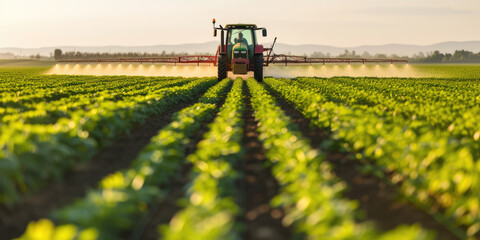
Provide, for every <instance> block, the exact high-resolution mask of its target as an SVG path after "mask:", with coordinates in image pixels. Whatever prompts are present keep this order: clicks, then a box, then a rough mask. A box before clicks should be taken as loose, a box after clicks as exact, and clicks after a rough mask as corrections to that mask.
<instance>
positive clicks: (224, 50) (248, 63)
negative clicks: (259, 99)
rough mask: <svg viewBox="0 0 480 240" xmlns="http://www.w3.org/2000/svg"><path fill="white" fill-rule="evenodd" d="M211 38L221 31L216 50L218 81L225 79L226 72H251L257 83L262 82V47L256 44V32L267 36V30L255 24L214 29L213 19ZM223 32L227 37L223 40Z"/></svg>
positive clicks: (231, 25) (229, 25)
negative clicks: (260, 31)
mask: <svg viewBox="0 0 480 240" xmlns="http://www.w3.org/2000/svg"><path fill="white" fill-rule="evenodd" d="M213 29H214V30H213V36H214V37H216V36H217V30H220V31H221V34H220V36H221V37H220V46H218V50H217V66H218V79H219V80H222V79H224V78H226V77H227V72H229V71H231V72H233V74H242V75H244V74H247V73H248V72H253V75H254V78H255V79H256V80H257V81H259V82H260V81H262V80H263V65H264V64H263V52H264V50H265V49H264V48H263V45H260V44H258V42H257V35H256V32H255V31H256V30H262V35H263V36H264V37H266V36H267V29H265V28H258V27H257V25H255V24H228V25H226V26H225V27H222V25H220V27H216V26H215V19H213ZM225 32H226V33H227V36H226V38H225Z"/></svg>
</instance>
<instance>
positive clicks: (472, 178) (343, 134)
mask: <svg viewBox="0 0 480 240" xmlns="http://www.w3.org/2000/svg"><path fill="white" fill-rule="evenodd" d="M265 83H266V84H268V86H269V87H271V88H272V89H273V90H274V91H275V92H276V93H277V94H278V95H280V96H282V97H283V98H285V99H286V100H287V101H288V102H291V103H292V104H293V105H294V106H295V107H296V108H297V109H298V110H299V111H301V112H302V113H303V115H304V116H305V117H307V118H309V119H311V120H312V123H313V124H315V125H316V126H317V127H320V128H327V129H329V130H331V131H332V134H333V138H334V139H335V140H337V141H340V142H342V143H343V146H345V147H346V148H347V150H349V151H352V152H357V157H358V158H361V159H371V160H372V161H374V162H375V164H376V166H378V167H380V168H381V169H382V170H383V171H387V172H389V173H391V180H392V181H393V182H395V183H399V184H400V185H401V190H402V192H403V193H404V194H405V195H406V196H408V197H411V198H414V199H416V201H418V202H419V203H420V204H422V205H423V206H424V207H425V208H429V210H432V211H436V210H435V209H432V207H436V206H438V205H440V207H441V208H443V209H444V214H445V215H446V216H448V217H450V218H452V219H455V221H456V222H457V224H459V225H466V226H467V231H466V232H467V235H468V236H470V237H473V236H478V233H479V231H480V218H479V216H480V215H479V210H480V199H479V198H478V195H479V193H480V174H479V173H480V162H479V161H477V159H474V154H475V153H474V152H472V149H475V148H474V147H473V146H474V145H475V144H477V145H478V142H474V141H475V140H474V139H473V138H471V139H465V138H462V139H460V140H459V139H456V138H453V137H452V136H450V134H449V133H448V132H446V131H442V130H439V129H437V128H434V127H432V126H431V125H430V124H428V123H426V122H422V121H408V120H405V119H404V118H401V117H395V116H393V115H389V114H381V113H378V111H377V110H376V109H375V108H365V107H358V106H356V105H353V106H345V104H344V103H342V102H334V101H329V100H327V97H326V96H324V94H325V93H322V92H318V91H312V90H311V89H308V88H307V89H302V88H300V87H299V86H297V85H295V84H291V83H290V82H289V81H279V80H275V79H265ZM327 94H328V93H327Z"/></svg>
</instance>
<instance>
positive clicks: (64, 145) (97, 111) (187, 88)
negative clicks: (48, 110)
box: [0, 78, 216, 204]
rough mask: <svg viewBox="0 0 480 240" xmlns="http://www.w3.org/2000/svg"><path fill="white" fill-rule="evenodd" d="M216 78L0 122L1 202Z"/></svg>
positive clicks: (59, 171) (57, 173)
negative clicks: (42, 118)
mask: <svg viewBox="0 0 480 240" xmlns="http://www.w3.org/2000/svg"><path fill="white" fill-rule="evenodd" d="M215 82H216V79H213V78H205V79H196V80H193V81H191V82H190V83H188V84H185V85H182V86H178V87H170V88H162V87H160V88H159V89H152V90H151V92H149V93H147V94H146V95H145V96H143V95H139V96H131V97H127V98H125V99H123V100H122V101H115V100H99V101H97V102H96V103H95V104H94V105H92V106H91V107H90V108H88V109H78V110H76V111H72V112H70V113H69V114H68V115H69V118H63V117H62V118H59V119H58V120H57V121H56V122H55V123H53V124H28V123H24V122H21V121H20V122H10V123H8V124H6V125H3V124H2V125H0V134H1V135H0V150H1V151H0V163H1V164H0V202H2V203H7V204H12V203H14V202H16V201H18V200H19V197H20V195H21V193H27V192H30V191H31V190H32V189H37V188H39V187H40V186H42V185H43V184H44V182H45V181H47V180H49V179H51V178H54V179H60V178H61V176H62V174H63V172H64V171H65V170H66V169H69V168H71V166H73V165H74V164H76V163H77V162H78V161H79V160H81V159H88V158H89V156H91V155H92V154H93V153H95V151H96V149H97V148H98V147H99V146H103V145H106V144H107V143H108V141H109V140H110V139H112V138H113V137H115V136H117V135H118V134H119V133H121V132H125V131H126V130H128V129H129V128H130V126H131V125H132V124H133V123H135V122H140V121H142V120H143V119H145V118H146V117H148V116H150V115H152V114H154V113H156V114H159V113H162V112H164V111H166V110H167V109H169V108H171V107H172V106H174V105H176V104H178V103H180V102H182V101H186V100H193V97H194V96H195V95H196V94H199V93H202V92H205V91H206V90H207V89H208V88H209V87H210V86H212V85H213V84H215Z"/></svg>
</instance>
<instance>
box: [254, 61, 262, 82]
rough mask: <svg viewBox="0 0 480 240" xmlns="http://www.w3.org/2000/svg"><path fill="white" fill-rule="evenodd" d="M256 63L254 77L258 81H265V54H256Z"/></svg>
mask: <svg viewBox="0 0 480 240" xmlns="http://www.w3.org/2000/svg"><path fill="white" fill-rule="evenodd" d="M254 63H255V66H254V67H255V69H254V70H253V77H254V78H255V80H257V81H258V82H261V81H263V54H255V56H254Z"/></svg>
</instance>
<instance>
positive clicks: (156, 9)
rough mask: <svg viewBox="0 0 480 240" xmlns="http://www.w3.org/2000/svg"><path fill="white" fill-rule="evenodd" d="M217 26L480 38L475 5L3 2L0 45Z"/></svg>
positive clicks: (439, 1)
mask: <svg viewBox="0 0 480 240" xmlns="http://www.w3.org/2000/svg"><path fill="white" fill-rule="evenodd" d="M212 18H216V19H217V24H223V25H224V24H227V23H240V22H241V23H256V24H257V25H259V26H265V27H267V29H268V33H269V36H268V37H267V38H264V39H261V41H263V42H271V41H272V40H273V37H275V36H277V37H278V41H281V42H283V43H290V44H310V43H311V44H325V45H334V46H339V47H350V46H352V47H353V46H358V45H364V44H387V43H411V44H432V43H437V42H443V41H470V40H480V30H479V27H478V26H479V23H480V0H395V1H393V0H335V1H334V0H328V1H327V0H296V1H292V0H288V1H284V0H256V1H254V0H237V1H225V0H223V1H222V0H201V1H200V0H196V1H195V0H135V1H133V0H43V1H42V0H0V47H47V46H65V45H77V46H105V45H124V46H140V45H155V44H179V43H200V42H207V41H212V40H218V39H216V38H213V37H212V24H211V20H212Z"/></svg>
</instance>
